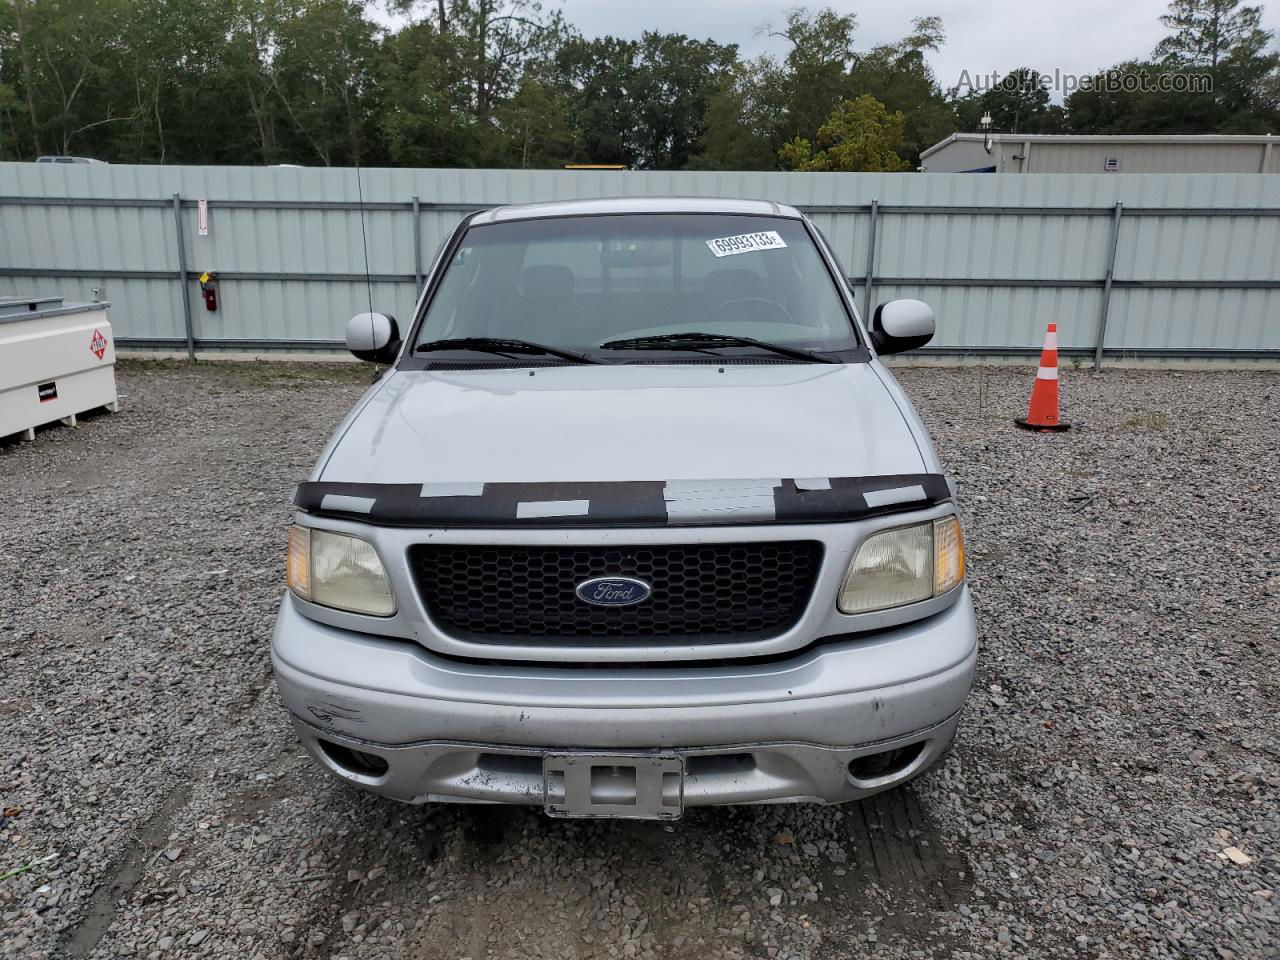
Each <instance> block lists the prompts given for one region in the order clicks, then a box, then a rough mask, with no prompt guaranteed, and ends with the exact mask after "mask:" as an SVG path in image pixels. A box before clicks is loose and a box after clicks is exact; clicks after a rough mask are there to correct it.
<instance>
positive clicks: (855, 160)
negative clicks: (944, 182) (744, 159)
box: [779, 94, 907, 172]
mask: <svg viewBox="0 0 1280 960" xmlns="http://www.w3.org/2000/svg"><path fill="white" fill-rule="evenodd" d="M905 128H906V117H904V116H903V115H902V114H901V113H898V112H892V113H891V112H889V111H888V110H886V109H885V106H884V104H883V103H881V102H880V101H879V100H877V99H876V98H875V97H873V96H871V95H870V94H864V95H863V96H861V97H858V98H857V99H856V100H846V101H845V102H844V103H842V104H840V106H839V107H837V108H836V111H835V113H833V114H832V115H831V118H830V119H829V120H827V122H826V123H824V124H823V125H822V126H821V127H820V128H819V130H818V142H817V145H818V146H819V147H820V148H821V149H820V150H819V151H818V152H817V153H815V152H814V150H813V145H812V144H810V142H809V140H808V139H807V138H804V137H797V138H796V139H795V140H792V141H791V142H790V143H788V144H786V145H785V146H783V148H782V150H781V151H779V156H780V158H781V160H782V163H783V166H785V167H787V168H788V169H791V170H838V171H857V170H867V171H876V172H894V171H900V170H906V169H907V164H906V162H905V161H904V160H903V159H902V157H901V156H900V152H901V150H902V136H903V132H904V130H905Z"/></svg>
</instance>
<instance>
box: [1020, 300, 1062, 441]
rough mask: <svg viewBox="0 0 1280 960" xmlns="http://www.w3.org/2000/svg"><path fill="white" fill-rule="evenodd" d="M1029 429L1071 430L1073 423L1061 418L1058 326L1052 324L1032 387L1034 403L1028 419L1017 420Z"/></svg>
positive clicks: (1030, 408) (1029, 409) (1028, 413)
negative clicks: (1059, 410) (1059, 415)
mask: <svg viewBox="0 0 1280 960" xmlns="http://www.w3.org/2000/svg"><path fill="white" fill-rule="evenodd" d="M1013 422H1014V423H1016V424H1017V425H1018V426H1020V427H1022V428H1023V429H1025V430H1070V429H1071V424H1069V423H1067V422H1066V421H1065V420H1059V419H1058V325H1057V324H1056V323H1051V324H1049V331H1048V332H1047V333H1046V334H1045V335H1044V349H1043V350H1041V351H1040V369H1039V370H1038V371H1036V382H1035V385H1034V386H1033V387H1032V388H1031V405H1030V406H1029V407H1028V408H1027V418H1026V419H1025V420H1015V421H1013Z"/></svg>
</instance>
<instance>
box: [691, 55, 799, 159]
mask: <svg viewBox="0 0 1280 960" xmlns="http://www.w3.org/2000/svg"><path fill="white" fill-rule="evenodd" d="M786 82H787V81H786V75H785V73H784V72H783V69H782V67H781V66H780V65H779V64H778V62H777V61H776V60H774V59H773V58H772V57H769V56H762V57H758V58H756V59H755V60H752V61H750V62H749V63H746V64H738V65H736V66H734V67H733V68H732V69H731V70H730V71H729V72H728V75H727V76H726V77H725V78H724V79H723V80H722V81H721V82H720V87H719V89H718V90H717V91H716V93H715V94H714V95H713V96H712V97H711V100H710V101H709V102H708V103H707V113H706V117H705V118H704V123H703V132H702V137H701V139H700V140H699V143H698V147H699V153H698V155H697V156H696V157H694V158H693V160H692V162H691V163H690V166H691V167H693V168H694V169H699V170H777V169H778V151H779V150H780V149H781V148H782V145H783V144H784V143H785V142H786V138H785V136H784V134H783V129H782V124H781V122H780V119H781V118H782V117H783V116H784V114H785V110H786V99H787V90H786Z"/></svg>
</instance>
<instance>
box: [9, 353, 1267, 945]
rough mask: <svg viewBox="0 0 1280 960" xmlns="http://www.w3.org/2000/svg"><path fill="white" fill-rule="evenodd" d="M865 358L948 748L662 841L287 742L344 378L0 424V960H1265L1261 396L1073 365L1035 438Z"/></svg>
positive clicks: (249, 370)
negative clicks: (917, 475) (408, 799)
mask: <svg viewBox="0 0 1280 960" xmlns="http://www.w3.org/2000/svg"><path fill="white" fill-rule="evenodd" d="M896 372H897V375H898V376H899V379H900V380H901V382H902V383H903V385H904V387H905V388H906V390H907V392H908V393H909V395H910V396H911V397H912V399H913V401H914V402H915V404H916V406H917V408H918V409H919V411H920V413H921V415H922V417H923V418H924V420H925V421H926V423H927V425H928V426H929V428H930V429H931V431H932V433H933V435H934V437H935V440H936V444H937V447H938V450H939V453H940V455H941V456H942V458H943V460H944V462H945V463H946V464H947V467H948V469H949V471H950V473H951V475H952V476H953V478H954V479H955V481H956V484H957V487H958V491H959V496H960V501H959V502H960V510H961V513H962V516H963V519H964V523H965V534H966V542H967V545H968V549H969V575H970V584H971V587H972V589H973V593H974V599H975V604H976V606H977V608H978V615H979V624H980V642H981V644H982V652H981V659H980V663H979V675H978V678H977V682H976V684H975V688H974V693H973V697H972V699H971V701H970V703H969V706H968V708H967V710H966V715H965V718H964V720H963V722H962V725H961V732H960V738H959V740H958V742H957V744H956V748H955V750H954V751H953V753H952V754H951V755H950V756H949V757H948V758H947V759H946V760H945V761H944V762H943V763H942V764H940V765H939V766H938V767H936V768H935V769H934V770H932V771H931V772H930V773H929V774H927V775H926V776H925V777H923V778H922V779H920V780H918V781H916V782H915V783H914V784H912V785H911V786H909V787H907V788H905V789H903V790H899V791H896V792H893V793H890V794H885V795H881V796H878V797H875V798H872V799H870V800H868V801H865V802H863V803H860V804H853V805H847V806H842V807H814V806H775V807H771V806H760V807H740V808H734V809H710V810H708V809H696V810H690V811H689V812H688V813H687V815H686V816H685V818H684V819H683V820H681V821H680V822H678V823H676V824H650V823H627V822H594V821H561V820H548V819H546V818H544V817H543V816H542V814H541V813H540V812H539V811H538V810H536V809H527V808H489V807H471V806H447V805H440V806H422V807H408V806H401V805H397V804H394V803H391V802H388V801H384V800H381V799H379V798H377V797H372V796H369V795H367V794H363V793H360V792H358V791H356V790H353V789H351V788H349V787H348V786H346V785H345V784H343V783H340V782H338V781H336V780H334V779H331V778H330V777H328V776H327V775H326V774H325V773H324V772H323V771H321V770H320V769H318V768H317V767H316V766H315V765H314V764H313V763H312V762H311V761H310V760H308V759H307V758H306V756H305V755H304V754H303V753H302V752H301V750H300V749H299V747H298V746H297V744H296V742H295V741H294V739H293V736H292V733H291V730H290V728H289V725H288V720H287V717H286V715H285V713H284V711H283V709H282V707H281V705H280V703H279V701H278V699H277V697H276V694H275V691H274V688H273V686H272V684H271V682H270V660H269V656H268V646H267V645H268V640H269V635H270V630H271V625H272V622H273V619H274V615H275V608H276V605H277V603H278V600H279V596H280V591H281V586H280V584H281V580H282V556H283V546H284V540H285V531H286V527H287V525H288V523H289V521H290V518H291V508H290V505H289V497H290V494H291V492H292V488H293V485H294V484H295V483H296V482H297V481H299V480H301V479H303V478H304V477H305V476H306V475H307V473H308V471H309V470H310V467H311V465H312V463H313V461H314V460H315V458H316V457H317V455H318V454H319V451H320V450H321V448H322V446H323V444H324V442H325V440H326V439H327V437H328V435H329V434H330V432H331V431H332V430H333V429H334V427H335V426H336V424H337V423H338V421H339V419H340V417H341V416H342V414H343V413H344V412H345V411H346V410H347V409H348V408H349V407H350V405H351V404H352V403H353V402H354V401H355V400H356V398H357V397H358V396H359V395H360V393H361V392H362V391H363V389H364V388H365V386H366V385H367V383H368V380H369V376H370V373H371V371H370V370H369V368H367V367H365V366H358V365H354V364H348V365H340V364H252V363H234V364H233V363H226V364H208V363H202V364H199V365H197V366H196V367H194V368H188V367H187V366H185V365H182V364H175V363H164V362H145V363H143V362H122V363H121V364H120V365H119V368H118V373H119V381H120V388H121V393H122V401H123V405H124V408H123V410H122V412H121V413H119V414H117V415H106V414H102V415H97V416H88V417H85V418H83V419H82V420H81V425H80V426H79V427H78V428H76V429H71V428H65V427H54V428H49V429H42V430H40V431H39V432H38V435H37V439H36V441H35V442H34V443H22V442H19V441H17V440H8V441H0V504H3V505H4V510H3V511H0V584H4V586H5V589H4V590H0V645H2V646H3V649H4V651H5V661H4V668H3V670H0V722H2V723H3V729H4V731H5V736H4V737H3V739H2V740H0V760H2V761H3V764H2V766H0V770H2V771H3V775H2V776H0V807H2V808H3V809H2V810H0V814H2V816H0V873H6V872H8V871H11V870H15V869H19V868H25V869H22V870H21V872H19V873H16V874H14V875H13V876H10V877H9V878H8V879H6V880H4V881H0V917H3V926H2V927H0V956H3V957H5V958H6V960H7V958H22V960H27V958H30V960H37V958H39V960H44V958H47V957H51V956H58V957H66V958H68V960H84V958H94V960H107V958H112V957H157V958H163V960H169V958H173V957H188V956H191V957H194V956H200V957H218V958H228V960H229V958H236V960H240V958H253V960H286V958H287V960H305V958H320V957H325V958H334V957H344V958H350V960H382V958H386V960H390V958H400V957H406V958H407V957H419V956H428V957H437V956H438V957H452V958H459V957H470V958H472V960H488V958H503V960H506V958H526V957H542V958H575V960H600V958H606V957H608V958H612V957H637V958H648V960H657V958H663V960H665V958H677V960H681V958H690V960H692V958H698V960H703V958H707V960H728V958H732V960H744V958H748V957H751V958H758V957H766V958H777V960H809V958H815V957H819V956H821V957H826V958H837V960H838V958H845V957H849V958H852V957H863V956H867V955H869V954H874V956H875V957H877V958H894V960H920V958H944V957H945V958H952V957H954V958H976V957H981V956H991V955H994V956H1007V957H1035V958H1042V957H1043V958H1059V957H1061V958H1068V957H1070V958H1077V957H1090V958H1094V957H1096V958H1112V957H1144V958H1197V960H1200V958H1204V960H1218V958H1227V957H1231V958H1240V960H1244V958H1248V960H1273V958H1275V956H1276V945H1277V944H1280V901H1278V900H1277V898H1276V897H1275V895H1274V894H1275V891H1276V890H1277V889H1280V802H1278V801H1277V791H1278V790H1280V750H1278V749H1277V741H1276V720H1275V718H1276V716H1277V711H1278V710H1280V666H1278V662H1277V658H1276V656H1275V649H1276V646H1275V645H1276V639H1277V632H1276V627H1275V624H1276V622H1277V619H1278V618H1280V586H1277V584H1278V583H1280V546H1278V545H1277V541H1276V536H1275V531H1276V520H1275V518H1276V517H1277V516H1278V515H1280V454H1278V453H1277V451H1278V450H1280V433H1278V432H1277V428H1276V425H1275V423H1276V416H1275V412H1276V411H1277V409H1280V407H1278V406H1277V402H1276V396H1277V391H1276V388H1277V385H1280V381H1278V380H1277V376H1276V375H1275V374H1273V373H1267V372H1260V371H1242V370H1230V371H1225V370H1224V371H1213V372H1190V371H1180V372H1172V371H1160V370H1151V369H1148V370H1141V371H1123V370H1112V371H1108V372H1106V373H1104V374H1102V375H1093V374H1090V373H1088V372H1085V371H1083V370H1078V369H1075V368H1073V367H1072V365H1070V364H1068V365H1066V366H1065V367H1064V369H1063V371H1062V381H1061V387H1062V393H1063V398H1064V411H1063V412H1064V415H1065V416H1066V418H1067V419H1070V420H1072V421H1073V422H1074V424H1075V426H1074V428H1073V429H1072V430H1071V431H1070V432H1069V433H1065V434H1057V435H1040V434H1029V433H1024V432H1022V431H1018V430H1016V429H1015V428H1014V427H1013V423H1012V420H1013V418H1014V417H1015V416H1018V415H1021V414H1022V413H1024V412H1025V409H1026V398H1027V395H1028V391H1029V390H1030V387H1031V381H1032V378H1033V376H1034V369H1033V368H1032V367H1029V366H1028V367H1025V368H1024V367H1018V368H984V367H962V368H957V369H944V368H937V367H928V366H921V367H910V368H897V371H896ZM762 442H767V438H764V440H763V441H762ZM1229 848H1231V849H1234V850H1237V851H1239V852H1240V853H1241V854H1242V856H1244V857H1246V858H1247V859H1248V862H1247V863H1245V862H1237V861H1236V860H1233V859H1231V857H1232V856H1233V855H1232V854H1229V853H1227V852H1226V851H1227V850H1228V849H1229ZM170 851H180V854H179V855H175V856H172V857H171V856H168V855H166V854H167V853H168V852H170Z"/></svg>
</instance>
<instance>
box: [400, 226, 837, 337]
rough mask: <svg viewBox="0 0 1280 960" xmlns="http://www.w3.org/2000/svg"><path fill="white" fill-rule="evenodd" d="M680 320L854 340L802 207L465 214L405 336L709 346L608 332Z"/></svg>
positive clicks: (736, 331)
mask: <svg viewBox="0 0 1280 960" xmlns="http://www.w3.org/2000/svg"><path fill="white" fill-rule="evenodd" d="M690 333H697V334H712V335H715V336H718V337H728V338H751V339H754V340H759V341H763V342H766V343H773V344H782V345H786V346H788V347H795V348H800V349H805V350H811V351H838V350H849V349H852V348H854V347H856V346H857V345H858V341H857V339H856V338H855V334H854V331H853V324H852V321H851V320H850V317H849V314H848V312H847V311H846V310H845V307H844V304H843V302H842V301H841V299H840V295H839V293H838V291H837V290H836V288H835V285H834V283H833V281H832V278H831V275H830V273H829V272H828V271H827V269H826V267H825V265H824V263H823V261H822V259H821V257H820V256H819V254H818V251H817V249H816V248H815V246H814V243H813V240H812V239H811V238H810V236H809V233H808V231H807V230H806V229H805V226H804V224H803V223H802V222H801V221H799V220H791V219H785V218H781V217H762V216H729V215H715V214H662V215H654V214H643V215H641V214H630V215H626V214H621V215H617V216H584V217H555V218H548V219H544V220H523V221H514V222H510V223H497V224H483V225H479V226H473V227H471V228H470V229H468V230H467V232H466V235H465V236H464V237H463V239H462V243H461V246H460V247H459V248H458V249H457V250H456V251H455V253H454V255H453V258H452V260H451V262H450V263H449V265H448V267H447V268H446V272H445V275H444V279H443V280H442V282H441V284H440V286H439V288H438V290H437V291H436V294H435V296H434V298H433V299H432V301H431V304H430V306H429V308H428V310H427V314H426V317H425V318H424V320H423V323H422V327H421V329H420V330H419V333H418V337H417V341H416V344H415V346H422V345H424V344H428V343H432V342H435V341H440V340H454V339H458V338H476V337H486V338H501V339H505V340H523V341H528V342H532V343H538V344H543V345H546V346H551V347H558V348H562V349H570V350H578V351H598V350H600V348H601V347H602V345H605V344H609V346H608V347H607V348H606V349H605V351H604V352H603V354H602V355H603V356H604V357H605V358H608V357H610V356H613V355H615V354H617V353H625V352H626V351H627V350H628V349H640V348H641V347H642V346H647V347H649V348H650V349H652V348H653V347H654V346H660V347H661V349H663V350H670V351H672V352H681V353H683V352H693V353H705V352H706V351H707V348H706V347H705V346H704V345H703V344H701V343H692V342H690V343H681V342H680V341H679V338H676V339H675V340H674V341H673V342H666V343H660V344H634V343H618V344H613V343H611V341H629V340H635V339H637V338H650V337H663V336H669V335H671V334H690ZM721 346H723V345H721ZM733 346H734V347H735V349H745V350H747V351H748V352H752V353H759V352H760V350H759V349H756V348H753V347H751V346H750V345H746V344H738V345H733Z"/></svg>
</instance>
